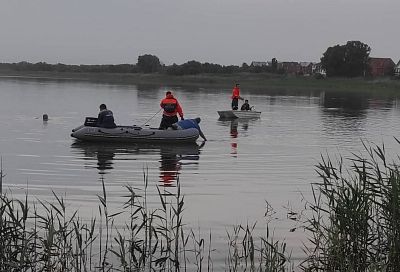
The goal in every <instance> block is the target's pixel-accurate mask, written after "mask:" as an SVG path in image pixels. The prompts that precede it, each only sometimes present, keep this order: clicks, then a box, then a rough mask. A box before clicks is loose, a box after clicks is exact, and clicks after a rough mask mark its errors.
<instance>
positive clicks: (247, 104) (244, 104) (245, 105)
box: [240, 99, 251, 111]
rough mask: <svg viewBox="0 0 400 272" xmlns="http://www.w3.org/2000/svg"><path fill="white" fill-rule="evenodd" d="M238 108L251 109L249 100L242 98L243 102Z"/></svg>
mask: <svg viewBox="0 0 400 272" xmlns="http://www.w3.org/2000/svg"><path fill="white" fill-rule="evenodd" d="M240 110H242V111H249V110H251V108H250V105H249V100H247V99H246V100H244V103H243V105H242V107H240Z"/></svg>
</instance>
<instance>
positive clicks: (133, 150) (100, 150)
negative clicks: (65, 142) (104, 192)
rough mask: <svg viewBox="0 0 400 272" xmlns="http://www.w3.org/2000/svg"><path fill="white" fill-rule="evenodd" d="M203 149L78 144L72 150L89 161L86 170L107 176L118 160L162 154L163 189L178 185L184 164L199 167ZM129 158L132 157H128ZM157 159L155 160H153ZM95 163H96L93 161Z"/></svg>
mask: <svg viewBox="0 0 400 272" xmlns="http://www.w3.org/2000/svg"><path fill="white" fill-rule="evenodd" d="M203 146H204V142H203V143H202V144H201V145H198V144H197V143H188V144H181V145H171V144H170V145H167V144H129V145H126V144H125V145H124V144H121V143H118V144H117V143H86V142H81V141H75V142H74V143H73V144H72V145H71V148H73V149H74V150H78V153H79V154H81V155H83V156H82V157H81V159H83V160H84V161H86V162H87V163H86V164H85V167H86V168H97V169H98V173H99V174H100V175H102V176H103V175H104V174H108V173H110V172H111V170H112V169H114V167H115V164H118V160H124V161H126V160H132V161H134V160H136V159H137V158H135V156H136V155H141V156H143V155H144V156H147V157H148V158H152V156H154V155H155V154H159V156H160V160H158V162H159V163H160V166H159V167H158V170H159V175H158V176H159V182H160V183H161V186H168V187H170V186H175V182H176V180H177V178H178V176H179V174H180V171H181V169H182V166H183V165H193V164H195V165H197V164H198V160H199V158H200V149H201V147H203ZM132 155H133V156H132ZM126 156H131V157H128V158H126ZM153 159H154V158H153ZM94 160H96V161H97V162H96V164H94V163H93V161H94Z"/></svg>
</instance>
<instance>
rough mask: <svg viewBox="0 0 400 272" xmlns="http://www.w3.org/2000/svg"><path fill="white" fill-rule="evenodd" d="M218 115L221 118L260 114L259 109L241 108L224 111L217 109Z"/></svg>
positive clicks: (247, 116)
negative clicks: (243, 109)
mask: <svg viewBox="0 0 400 272" xmlns="http://www.w3.org/2000/svg"><path fill="white" fill-rule="evenodd" d="M218 114H219V117H220V118H222V119H236V118H240V119H251V118H259V117H260V116H261V111H254V110H249V111H242V110H226V111H218Z"/></svg>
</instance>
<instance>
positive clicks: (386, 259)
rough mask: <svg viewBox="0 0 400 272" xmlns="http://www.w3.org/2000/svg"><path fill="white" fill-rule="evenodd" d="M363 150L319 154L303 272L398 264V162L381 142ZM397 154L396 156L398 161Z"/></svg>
mask: <svg viewBox="0 0 400 272" xmlns="http://www.w3.org/2000/svg"><path fill="white" fill-rule="evenodd" d="M364 147H365V150H366V155H365V156H361V155H356V154H354V157H353V158H350V159H349V162H350V166H348V167H345V163H344V160H343V159H342V158H339V159H338V160H336V161H335V162H333V161H332V160H331V158H330V157H329V156H328V157H325V158H322V162H321V163H320V164H319V165H318V166H317V169H318V170H317V172H318V174H319V176H320V178H321V182H320V183H317V184H314V185H313V195H314V199H313V202H312V203H311V205H310V207H311V211H312V216H311V217H310V219H309V220H308V225H307V230H308V232H309V234H310V242H311V245H312V246H310V247H308V248H307V254H308V258H307V259H306V261H305V262H304V263H303V264H302V267H303V269H304V270H305V271H396V269H397V267H399V265H400V210H399V204H400V172H399V162H398V161H397V162H396V161H391V162H389V161H388V159H387V158H386V157H387V155H386V152H385V147H384V145H383V146H382V147H379V146H377V145H373V146H371V145H366V144H364ZM398 159H399V158H397V160H398Z"/></svg>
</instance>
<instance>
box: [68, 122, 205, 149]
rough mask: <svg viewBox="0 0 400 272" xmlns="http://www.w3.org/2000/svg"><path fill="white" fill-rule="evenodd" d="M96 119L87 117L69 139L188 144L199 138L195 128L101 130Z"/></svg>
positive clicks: (118, 127)
mask: <svg viewBox="0 0 400 272" xmlns="http://www.w3.org/2000/svg"><path fill="white" fill-rule="evenodd" d="M94 120H97V118H92V117H87V118H86V121H85V123H84V124H83V125H81V126H79V127H77V128H74V129H73V130H72V133H71V137H74V138H76V139H79V140H82V141H92V142H130V143H190V142H195V141H196V140H197V138H199V131H198V130H197V129H195V128H189V129H184V130H173V129H167V130H159V129H157V128H142V127H139V126H116V127H115V128H102V127H97V126H95V121H94Z"/></svg>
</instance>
